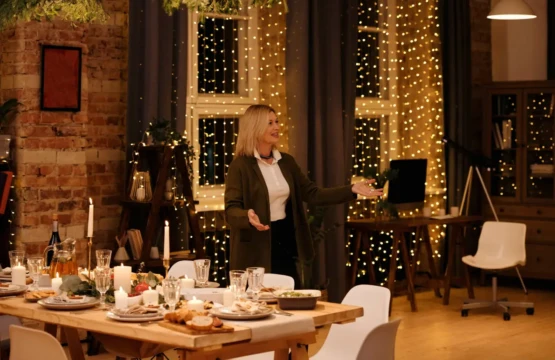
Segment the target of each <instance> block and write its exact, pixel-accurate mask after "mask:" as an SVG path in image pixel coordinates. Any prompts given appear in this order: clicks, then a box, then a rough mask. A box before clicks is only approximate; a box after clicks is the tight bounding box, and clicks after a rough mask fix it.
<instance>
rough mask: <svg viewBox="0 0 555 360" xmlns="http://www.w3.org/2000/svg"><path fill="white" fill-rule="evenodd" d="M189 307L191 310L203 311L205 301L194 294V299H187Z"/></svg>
mask: <svg viewBox="0 0 555 360" xmlns="http://www.w3.org/2000/svg"><path fill="white" fill-rule="evenodd" d="M187 307H188V308H189V310H195V311H198V312H202V311H204V301H202V300H198V299H197V298H196V297H195V296H193V300H189V301H187Z"/></svg>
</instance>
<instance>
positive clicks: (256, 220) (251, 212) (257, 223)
mask: <svg viewBox="0 0 555 360" xmlns="http://www.w3.org/2000/svg"><path fill="white" fill-rule="evenodd" d="M247 215H248V216H249V222H250V223H251V225H252V226H254V227H255V228H256V230H258V231H267V230H270V227H269V226H268V225H262V224H261V223H260V219H259V218H258V215H256V213H255V212H254V210H253V209H250V210H249V211H248V212H247Z"/></svg>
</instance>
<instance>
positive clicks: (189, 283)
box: [181, 275, 195, 289]
mask: <svg viewBox="0 0 555 360" xmlns="http://www.w3.org/2000/svg"><path fill="white" fill-rule="evenodd" d="M194 287H195V280H193V279H189V277H187V275H185V279H181V288H182V289H194Z"/></svg>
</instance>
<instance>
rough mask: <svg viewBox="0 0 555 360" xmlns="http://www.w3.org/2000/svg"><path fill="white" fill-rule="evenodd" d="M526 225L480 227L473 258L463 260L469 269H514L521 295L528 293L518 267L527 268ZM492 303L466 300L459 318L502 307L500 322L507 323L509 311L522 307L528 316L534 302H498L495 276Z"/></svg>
mask: <svg viewBox="0 0 555 360" xmlns="http://www.w3.org/2000/svg"><path fill="white" fill-rule="evenodd" d="M525 241H526V225H525V224H519V223H510V222H500V221H487V222H485V223H484V226H483V227H482V232H481V233H480V239H479V240H478V250H477V251H476V255H474V256H472V255H468V256H464V257H463V258H462V261H463V262H464V263H465V264H467V265H470V266H473V267H476V268H479V269H484V270H502V269H507V268H511V267H514V268H515V269H516V271H517V273H518V276H519V278H520V281H521V283H522V287H523V288H524V292H525V293H528V291H527V290H526V287H525V286H524V281H523V280H522V277H521V276H520V272H519V271H518V268H517V266H519V265H520V266H524V265H526V248H525V246H524V243H525ZM492 290H493V299H492V301H483V300H475V299H467V300H466V301H465V302H464V304H463V306H462V310H461V316H463V317H466V316H468V310H470V309H480V308H489V307H493V308H501V309H503V319H504V320H510V319H511V315H510V314H509V308H511V307H518V308H525V309H526V313H527V314H528V315H533V314H534V303H531V302H510V301H507V299H499V300H498V299H497V276H496V275H495V274H494V276H493V278H492Z"/></svg>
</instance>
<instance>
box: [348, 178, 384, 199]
mask: <svg viewBox="0 0 555 360" xmlns="http://www.w3.org/2000/svg"><path fill="white" fill-rule="evenodd" d="M375 182H376V180H375V179H370V180H364V181H361V182H358V183H356V184H354V185H353V187H352V188H351V189H352V191H353V193H355V194H358V195H362V196H366V197H372V196H382V195H383V189H374V188H373V187H372V186H371V185H372V184H373V183H375Z"/></svg>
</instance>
